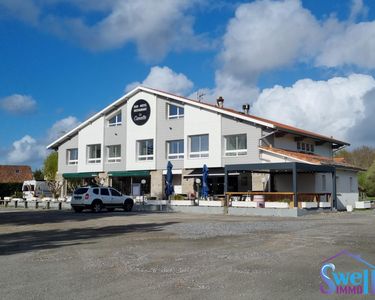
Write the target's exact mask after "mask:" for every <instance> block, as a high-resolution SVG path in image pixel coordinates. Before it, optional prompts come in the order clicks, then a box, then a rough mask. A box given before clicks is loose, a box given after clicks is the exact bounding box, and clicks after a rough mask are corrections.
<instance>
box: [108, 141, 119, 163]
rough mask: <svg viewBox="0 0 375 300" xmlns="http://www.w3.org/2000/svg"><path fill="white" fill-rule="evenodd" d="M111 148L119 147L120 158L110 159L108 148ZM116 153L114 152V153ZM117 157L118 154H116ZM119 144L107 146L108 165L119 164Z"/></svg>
mask: <svg viewBox="0 0 375 300" xmlns="http://www.w3.org/2000/svg"><path fill="white" fill-rule="evenodd" d="M111 147H120V156H113V157H110V156H109V154H110V148H111ZM115 152H116V151H115ZM116 154H117V155H118V153H116ZM121 157H122V156H121V144H117V145H108V146H107V162H108V163H119V162H121Z"/></svg>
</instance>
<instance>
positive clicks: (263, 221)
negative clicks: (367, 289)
mask: <svg viewBox="0 0 375 300" xmlns="http://www.w3.org/2000/svg"><path fill="white" fill-rule="evenodd" d="M374 226H375V211H366V212H355V213H333V214H330V213H329V214H327V213H326V214H318V215H310V216H305V217H301V218H295V219H289V218H274V217H235V216H213V215H192V214H177V213H148V214H143V213H130V214H129V213H124V212H114V213H106V212H104V213H101V214H92V213H89V212H88V213H82V214H75V213H73V212H70V211H41V210H40V211H35V210H10V209H1V210H0V298H1V299H104V298H105V299H324V298H326V297H327V296H325V295H322V294H321V293H320V291H319V285H320V283H321V279H320V276H319V271H320V267H321V263H322V261H323V260H324V259H326V258H328V257H330V256H332V255H334V254H336V253H337V252H339V251H340V250H343V249H346V250H348V251H351V252H353V253H356V254H360V255H361V257H362V258H364V259H366V260H367V261H368V262H371V263H372V264H375V251H374V250H375V230H374ZM354 264H355V263H354V262H352V261H351V260H350V258H346V259H345V260H343V261H341V262H340V267H341V268H344V267H350V266H352V265H354ZM339 298H342V297H341V296H340V297H337V299H339ZM345 298H346V299H348V298H347V297H345ZM329 299H335V297H329ZM357 299H358V297H357Z"/></svg>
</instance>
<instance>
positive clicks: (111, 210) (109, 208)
mask: <svg viewBox="0 0 375 300" xmlns="http://www.w3.org/2000/svg"><path fill="white" fill-rule="evenodd" d="M107 210H108V211H109V212H113V211H114V210H115V209H114V208H113V207H108V208H107Z"/></svg>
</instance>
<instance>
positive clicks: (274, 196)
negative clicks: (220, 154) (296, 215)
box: [224, 162, 337, 209]
mask: <svg viewBox="0 0 375 300" xmlns="http://www.w3.org/2000/svg"><path fill="white" fill-rule="evenodd" d="M233 172H236V173H250V174H251V176H252V175H253V174H259V173H260V174H268V182H267V185H266V189H265V190H259V191H254V190H252V189H249V190H248V191H247V192H236V191H232V192H229V191H228V174H229V173H233ZM316 173H325V174H330V176H331V177H332V180H330V182H331V184H332V187H331V189H330V190H331V192H317V191H316V189H315V184H314V181H313V180H314V179H313V178H314V177H313V176H314V174H316ZM309 174H310V175H309ZM277 177H279V178H282V177H284V179H283V180H284V189H283V190H282V191H280V190H276V189H275V185H274V181H275V178H277ZM285 178H287V180H285ZM289 179H290V180H289ZM289 181H290V182H289ZM309 181H312V182H309ZM302 185H303V186H304V187H305V190H304V191H303V192H302V191H299V187H301V186H302ZM285 187H287V188H286V189H287V190H285ZM224 192H225V195H226V202H227V203H226V204H227V205H230V203H231V201H232V200H233V199H235V200H239V201H241V200H245V199H246V200H248V201H253V200H254V198H259V197H262V198H263V199H264V200H265V201H270V202H272V201H282V202H287V203H289V207H295V208H298V207H299V206H301V205H299V204H301V203H302V202H305V201H306V202H312V201H313V202H317V203H318V207H319V202H321V201H322V202H325V203H330V207H331V209H332V208H337V201H336V168H335V167H334V166H330V165H313V164H307V163H301V162H282V163H255V164H236V165H226V166H225V168H224Z"/></svg>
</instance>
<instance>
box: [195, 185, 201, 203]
mask: <svg viewBox="0 0 375 300" xmlns="http://www.w3.org/2000/svg"><path fill="white" fill-rule="evenodd" d="M195 183H196V184H197V194H198V195H197V199H198V206H199V189H200V183H201V179H200V178H196V179H195Z"/></svg>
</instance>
